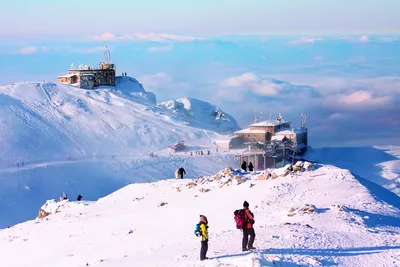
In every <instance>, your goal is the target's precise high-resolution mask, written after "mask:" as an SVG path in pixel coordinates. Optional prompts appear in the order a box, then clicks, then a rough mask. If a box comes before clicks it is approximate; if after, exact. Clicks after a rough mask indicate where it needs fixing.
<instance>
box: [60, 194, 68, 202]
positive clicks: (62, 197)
mask: <svg viewBox="0 0 400 267" xmlns="http://www.w3.org/2000/svg"><path fill="white" fill-rule="evenodd" d="M67 199H68V196H67V194H66V193H65V192H63V193H62V195H61V197H60V201H63V200H67Z"/></svg>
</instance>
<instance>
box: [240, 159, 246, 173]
mask: <svg viewBox="0 0 400 267" xmlns="http://www.w3.org/2000/svg"><path fill="white" fill-rule="evenodd" d="M241 167H242V170H244V171H245V172H247V162H246V161H243V163H242V166H241Z"/></svg>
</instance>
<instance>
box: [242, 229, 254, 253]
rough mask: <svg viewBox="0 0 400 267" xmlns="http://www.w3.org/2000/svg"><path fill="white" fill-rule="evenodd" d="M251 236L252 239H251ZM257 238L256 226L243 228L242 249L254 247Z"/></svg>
mask: <svg viewBox="0 0 400 267" xmlns="http://www.w3.org/2000/svg"><path fill="white" fill-rule="evenodd" d="M249 236H250V240H249ZM255 238H256V233H255V232H254V228H244V229H243V239H242V249H246V248H252V247H253V243H254V239H255Z"/></svg>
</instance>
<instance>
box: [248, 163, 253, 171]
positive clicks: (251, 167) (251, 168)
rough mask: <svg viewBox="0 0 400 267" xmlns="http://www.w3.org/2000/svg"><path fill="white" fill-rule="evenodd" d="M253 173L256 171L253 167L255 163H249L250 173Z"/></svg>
mask: <svg viewBox="0 0 400 267" xmlns="http://www.w3.org/2000/svg"><path fill="white" fill-rule="evenodd" d="M252 171H254V166H253V163H251V162H250V163H249V172H252Z"/></svg>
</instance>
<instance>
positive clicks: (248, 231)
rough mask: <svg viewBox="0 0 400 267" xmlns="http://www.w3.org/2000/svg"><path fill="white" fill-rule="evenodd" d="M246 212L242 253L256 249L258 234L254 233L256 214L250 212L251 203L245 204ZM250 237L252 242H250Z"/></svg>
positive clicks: (245, 202)
mask: <svg viewBox="0 0 400 267" xmlns="http://www.w3.org/2000/svg"><path fill="white" fill-rule="evenodd" d="M243 210H244V218H245V221H244V225H243V239H242V251H247V250H251V249H256V248H255V247H253V243H254V239H255V238H256V233H255V232H254V228H253V224H254V222H255V221H254V214H253V213H252V212H251V211H250V210H249V202H247V201H244V202H243ZM249 235H250V240H249Z"/></svg>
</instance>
